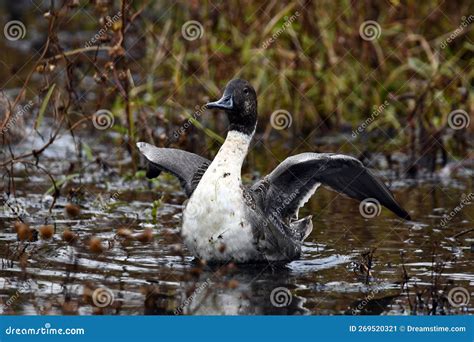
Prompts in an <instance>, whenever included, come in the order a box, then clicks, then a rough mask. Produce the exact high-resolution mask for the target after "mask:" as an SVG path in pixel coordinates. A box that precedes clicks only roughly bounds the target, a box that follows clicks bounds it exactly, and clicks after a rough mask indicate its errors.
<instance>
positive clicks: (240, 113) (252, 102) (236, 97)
mask: <svg viewBox="0 0 474 342" xmlns="http://www.w3.org/2000/svg"><path fill="white" fill-rule="evenodd" d="M206 106H207V108H218V109H223V110H224V111H225V112H226V114H227V117H228V118H229V130H231V131H232V130H235V131H239V132H241V133H244V134H248V135H251V134H252V133H253V132H254V130H255V126H256V125H257V94H256V93H255V89H253V87H252V86H251V85H250V83H248V82H247V81H245V80H241V79H235V80H232V81H230V82H229V83H227V86H226V87H225V90H224V95H222V97H221V99H220V100H218V101H215V102H209V103H208V104H207V105H206Z"/></svg>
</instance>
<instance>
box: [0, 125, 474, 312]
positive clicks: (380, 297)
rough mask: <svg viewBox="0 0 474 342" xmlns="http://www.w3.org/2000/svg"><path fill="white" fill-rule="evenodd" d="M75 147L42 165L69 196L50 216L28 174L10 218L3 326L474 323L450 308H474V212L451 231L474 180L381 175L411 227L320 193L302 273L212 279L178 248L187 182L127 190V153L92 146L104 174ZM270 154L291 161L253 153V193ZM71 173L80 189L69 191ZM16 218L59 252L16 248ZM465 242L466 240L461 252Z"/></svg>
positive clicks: (249, 270) (221, 269)
mask: <svg viewBox="0 0 474 342" xmlns="http://www.w3.org/2000/svg"><path fill="white" fill-rule="evenodd" d="M83 141H85V142H88V143H90V144H92V143H94V141H87V139H84V140H83ZM29 143H31V144H33V145H34V144H35V142H34V141H29ZM22 146H24V148H26V149H27V148H29V147H30V146H31V145H28V141H27V142H25V143H23V144H22ZM74 146H75V145H74V143H73V141H72V139H71V138H68V135H67V134H66V135H64V136H63V137H62V138H61V139H60V140H58V141H57V142H55V144H54V145H53V146H51V148H50V149H49V151H48V154H47V155H46V156H45V157H42V158H41V165H42V166H44V167H45V168H46V169H48V170H49V172H51V175H52V176H53V177H54V178H55V179H56V182H57V184H58V188H59V189H60V191H61V194H62V196H61V197H60V198H59V199H58V200H57V202H56V203H55V204H54V206H53V208H52V210H51V213H50V212H49V207H50V206H51V204H52V199H53V198H52V196H51V192H48V190H51V189H50V188H51V181H50V179H49V177H48V176H47V175H46V174H44V173H41V172H40V171H38V170H37V169H34V168H29V169H26V170H23V169H22V168H20V167H18V169H17V173H16V177H15V179H14V181H15V187H16V194H17V197H16V198H15V200H14V201H12V200H10V202H9V203H10V204H11V207H8V208H6V207H3V210H2V212H1V215H2V216H1V223H0V251H1V258H2V264H1V269H0V303H1V304H0V308H1V309H0V310H1V311H2V313H3V314H122V315H125V314H126V315H129V314H133V315H136V314H169V315H173V314H232V315H233V314H245V315H247V314H251V315H253V314H301V315H320V314H376V315H379V314H432V313H436V314H460V313H473V311H474V309H473V306H472V304H473V300H472V299H469V298H461V299H462V301H464V304H465V305H461V306H458V305H457V303H450V302H449V300H448V297H450V296H449V295H448V294H449V293H450V291H451V290H452V291H451V297H453V293H454V292H453V291H462V293H461V292H459V293H460V294H461V295H465V294H466V293H467V294H468V295H469V296H470V297H472V295H471V294H472V292H473V283H474V274H473V272H472V271H473V270H472V261H473V255H474V253H473V244H474V236H473V232H472V231H471V232H469V231H468V230H469V229H472V228H474V222H473V220H472V217H474V206H473V205H472V203H470V204H465V205H464V204H463V205H462V206H463V207H462V210H460V211H459V212H458V213H457V214H455V215H454V216H453V218H452V219H451V220H446V219H445V220H443V215H449V213H450V212H451V211H454V210H455V208H456V206H459V205H460V203H461V200H462V198H463V197H462V196H463V195H464V196H467V195H469V194H471V193H472V192H473V191H474V190H473V184H472V177H470V176H469V172H470V170H464V175H462V174H461V175H460V176H459V177H455V178H450V179H445V180H444V181H443V182H442V181H440V179H437V178H433V179H425V180H418V181H408V180H400V179H396V178H390V175H391V173H390V172H386V173H384V174H382V175H383V176H388V179H389V181H390V183H391V187H392V189H393V191H394V193H395V196H396V198H397V199H398V200H399V202H400V203H401V204H402V205H403V207H405V208H406V209H407V210H408V211H409V212H410V214H411V216H412V218H413V221H412V222H406V221H403V220H400V219H398V218H397V217H396V216H394V215H393V214H392V213H390V212H389V211H388V210H386V209H382V211H381V213H380V215H379V216H376V217H374V218H370V219H368V218H364V217H362V216H361V214H360V213H359V206H358V203H357V202H356V201H353V200H350V199H347V198H344V197H342V196H340V195H337V194H335V193H333V192H331V191H328V190H325V189H321V190H318V192H317V194H316V195H315V196H314V197H313V198H312V200H311V201H310V202H308V203H307V204H306V206H305V208H304V209H303V210H302V213H301V215H307V214H310V213H312V214H314V218H313V222H314V230H313V232H312V233H311V235H310V236H309V237H308V239H307V240H306V242H305V244H304V248H303V255H302V257H301V259H300V260H296V261H293V262H291V263H288V264H280V265H271V264H257V265H234V264H227V265H223V266H222V265H221V266H216V265H213V266H212V265H202V264H200V263H198V262H196V261H194V258H193V257H192V255H190V254H189V252H188V251H187V250H186V248H185V247H184V246H183V244H182V242H181V237H180V235H179V232H180V224H181V213H182V203H183V201H184V200H185V196H184V194H183V193H182V192H181V191H180V189H179V185H178V183H177V181H176V180H174V179H173V178H172V177H170V176H166V175H162V176H160V178H159V179H158V180H155V181H153V182H151V181H148V180H146V179H145V178H139V179H137V178H134V177H121V176H119V175H123V174H127V173H129V172H130V169H129V167H128V166H127V165H129V161H130V159H129V157H128V156H127V154H126V152H125V151H124V148H123V147H121V146H116V147H114V148H112V147H111V146H108V145H107V144H106V143H105V142H103V141H101V142H100V143H98V142H97V141H95V145H94V146H95V147H94V148H95V149H98V151H99V155H100V156H101V158H102V159H101V160H100V162H99V163H98V162H97V161H94V160H87V159H86V158H84V157H82V158H78V154H77V153H76V150H75V148H74ZM269 150H273V151H278V152H275V153H277V155H278V158H280V157H281V158H283V157H284V156H285V155H286V154H288V153H289V150H287V149H285V148H284V146H278V144H273V145H272V146H265V147H264V146H263V143H261V142H260V143H258V144H256V147H255V148H254V149H253V150H252V152H251V155H250V157H249V163H248V165H247V166H246V167H245V168H244V179H247V180H250V179H251V178H252V177H253V176H254V173H249V170H253V171H255V170H258V171H261V172H262V173H265V172H267V171H269V170H271V169H272V168H273V167H274V164H276V161H275V160H273V155H272V154H270V153H269V152H268V151H269ZM100 151H101V152H100ZM79 155H80V154H79ZM64 156H68V159H65V158H64ZM22 170H23V171H22ZM66 171H67V174H75V175H76V176H75V177H69V178H67V179H66V178H65V176H64V174H66ZM466 174H467V176H466ZM68 203H75V204H77V205H79V206H80V207H81V211H80V214H79V215H78V216H76V217H71V216H70V215H68V214H67V213H66V212H65V206H66V205H68ZM153 203H155V205H153ZM12 207H13V208H16V209H15V210H17V213H19V214H21V215H22V217H23V219H24V220H25V222H27V223H28V224H29V225H30V226H31V228H35V229H38V228H39V227H40V226H41V225H43V224H45V223H47V224H53V225H54V227H55V233H54V235H53V238H52V239H49V240H43V239H39V240H38V241H36V242H20V241H17V234H16V233H15V230H14V228H13V224H14V222H15V221H16V218H15V216H16V215H15V213H13V212H12ZM153 208H155V209H153ZM155 214H156V216H154V215H155ZM120 228H127V229H129V230H131V232H132V234H135V235H137V234H140V233H143V231H145V230H146V229H151V230H152V232H153V237H154V238H153V241H151V242H140V241H138V240H137V239H135V238H134V239H127V238H123V237H120V236H118V235H117V232H118V231H119V229H120ZM65 229H70V230H71V231H73V232H74V233H75V234H77V241H76V242H75V243H74V244H72V245H70V244H68V243H67V242H66V241H64V240H63V239H62V234H63V231H64V230H65ZM122 231H123V230H122ZM461 232H466V233H465V234H462V235H460V236H458V237H457V238H455V235H456V234H459V233H461ZM93 236H95V237H98V238H100V239H101V243H102V246H103V252H102V253H96V252H94V251H93V250H91V246H90V239H91V237H93ZM370 252H372V261H371V262H372V265H369V263H370ZM404 269H405V270H406V274H407V276H404ZM407 277H408V278H407ZM407 288H408V292H407ZM453 289H454V290H453ZM459 289H461V290H459ZM463 289H464V290H463ZM101 292H102V294H101ZM453 298H454V297H453ZM433 305H434V306H435V307H434V308H433Z"/></svg>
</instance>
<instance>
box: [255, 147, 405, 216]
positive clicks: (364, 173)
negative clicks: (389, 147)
mask: <svg viewBox="0 0 474 342" xmlns="http://www.w3.org/2000/svg"><path fill="white" fill-rule="evenodd" d="M319 184H322V185H326V186H328V187H330V188H332V189H333V190H335V191H337V192H339V193H342V194H345V195H347V196H349V197H351V198H354V199H357V200H359V201H363V200H365V199H368V198H374V199H376V200H377V201H378V202H379V203H380V204H381V205H383V206H385V207H386V208H388V209H390V210H391V211H393V212H394V213H395V214H397V215H398V216H400V217H402V218H404V219H407V220H411V218H410V215H409V214H408V213H407V212H406V211H405V210H404V209H403V208H402V207H401V206H400V205H399V204H398V203H397V202H396V200H395V198H394V197H393V195H392V193H391V192H390V190H389V189H388V188H387V187H386V186H385V184H383V183H382V182H381V181H380V180H378V179H377V178H376V177H375V176H374V175H373V174H372V173H371V172H370V171H369V170H368V169H367V168H365V167H364V165H363V164H362V163H361V162H360V161H359V160H357V159H355V158H352V157H349V156H345V155H340V154H331V153H302V154H298V155H295V156H292V157H289V158H287V159H286V160H284V161H283V162H282V163H281V164H280V165H278V166H277V168H276V169H275V170H273V172H271V173H270V174H269V175H268V176H266V177H265V178H264V179H262V180H261V181H259V182H258V183H256V184H255V185H254V186H253V187H252V190H254V192H255V193H258V194H260V197H261V198H260V200H262V201H263V207H264V208H265V210H266V212H267V213H273V214H275V212H276V213H277V214H278V216H280V217H281V218H282V219H291V218H293V217H294V216H295V215H296V216H297V213H298V209H299V208H300V207H301V206H302V205H304V203H305V202H306V201H307V200H308V199H309V197H311V196H312V195H313V194H314V192H315V191H316V188H317V186H318V185H319Z"/></svg>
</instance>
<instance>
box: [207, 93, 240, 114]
mask: <svg viewBox="0 0 474 342" xmlns="http://www.w3.org/2000/svg"><path fill="white" fill-rule="evenodd" d="M206 107H207V108H211V109H212V108H218V109H227V110H232V109H233V108H234V101H233V100H232V95H224V96H222V98H221V99H220V100H218V101H215V102H209V103H207V104H206Z"/></svg>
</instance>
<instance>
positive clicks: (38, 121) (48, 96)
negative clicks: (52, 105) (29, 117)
mask: <svg viewBox="0 0 474 342" xmlns="http://www.w3.org/2000/svg"><path fill="white" fill-rule="evenodd" d="M55 87H56V83H53V85H52V86H51V87H49V89H48V93H47V94H46V96H45V97H44V99H43V102H42V103H41V106H40V109H39V113H38V117H37V118H36V122H35V126H34V127H35V130H36V129H38V127H40V126H41V123H42V122H43V118H44V113H45V112H46V108H47V107H48V103H49V100H50V99H51V95H53V91H54V88H55Z"/></svg>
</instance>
